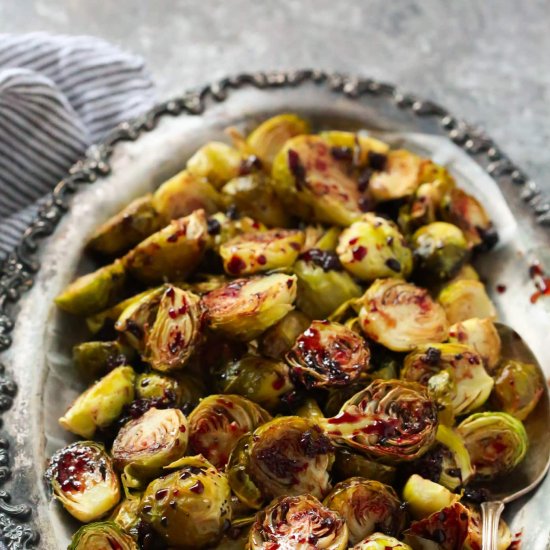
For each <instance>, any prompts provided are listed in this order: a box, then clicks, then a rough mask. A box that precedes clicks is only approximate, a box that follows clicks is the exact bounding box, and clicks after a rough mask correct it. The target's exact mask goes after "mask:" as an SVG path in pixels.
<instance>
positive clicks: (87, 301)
mask: <svg viewBox="0 0 550 550" xmlns="http://www.w3.org/2000/svg"><path fill="white" fill-rule="evenodd" d="M125 283H126V270H125V267H124V264H123V263H122V262H121V261H119V260H116V261H115V262H114V263H112V264H109V265H106V266H105V267H100V268H99V269H98V270H97V271H94V272H93V273H88V274H87V275H83V276H82V277H79V278H78V279H76V281H73V282H72V283H71V284H70V285H69V286H67V287H66V288H65V290H64V291H63V292H62V293H61V294H60V295H59V296H57V297H56V298H55V303H56V305H57V307H59V308H60V309H62V310H63V311H66V312H68V313H72V314H73V315H83V316H86V315H92V314H93V313H97V312H98V311H101V310H103V309H106V308H108V307H109V306H111V305H113V304H114V303H115V302H116V301H117V300H119V299H120V296H121V294H122V292H123V290H124V285H125Z"/></svg>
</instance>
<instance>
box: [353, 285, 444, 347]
mask: <svg viewBox="0 0 550 550" xmlns="http://www.w3.org/2000/svg"><path fill="white" fill-rule="evenodd" d="M359 303H360V309H359V322H360V324H361V329H362V330H363V332H364V333H365V334H366V335H367V336H368V337H369V338H372V339H373V340H374V341H375V342H378V343H380V344H382V345H384V346H386V347H387V348H389V349H391V350H393V351H410V350H412V349H414V348H415V347H416V346H419V345H421V344H426V343H430V342H442V341H444V340H445V339H446V338H447V335H448V330H449V325H448V322H447V317H446V315H445V311H444V310H443V308H442V307H441V306H440V305H439V304H438V303H436V302H434V301H433V300H432V299H431V298H430V295H429V294H428V291H427V290H425V289H423V288H420V287H417V286H415V285H413V284H411V283H406V282H404V281H402V280H401V279H379V280H377V281H375V282H374V283H373V284H372V285H371V286H370V288H369V289H368V290H367V292H366V293H365V294H364V296H363V297H362V298H361V299H360V301H359Z"/></svg>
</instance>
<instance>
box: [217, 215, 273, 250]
mask: <svg viewBox="0 0 550 550" xmlns="http://www.w3.org/2000/svg"><path fill="white" fill-rule="evenodd" d="M262 231H267V227H266V226H265V225H264V224H263V223H261V222H259V221H257V220H254V219H252V218H249V217H248V216H243V217H241V218H238V219H234V217H231V218H230V217H228V216H227V215H226V214H224V213H223V212H218V213H216V214H214V215H213V216H210V217H209V218H208V236H209V240H208V246H209V248H211V249H213V250H218V249H219V247H220V246H221V245H222V244H224V243H226V242H227V241H229V240H230V239H232V238H234V237H236V236H238V235H242V234H243V233H260V232H262Z"/></svg>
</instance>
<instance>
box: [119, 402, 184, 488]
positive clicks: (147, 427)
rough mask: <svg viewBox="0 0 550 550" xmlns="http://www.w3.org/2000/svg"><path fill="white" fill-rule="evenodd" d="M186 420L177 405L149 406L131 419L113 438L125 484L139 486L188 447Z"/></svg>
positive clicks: (159, 471) (158, 472)
mask: <svg viewBox="0 0 550 550" xmlns="http://www.w3.org/2000/svg"><path fill="white" fill-rule="evenodd" d="M188 432H189V428H188V424H187V419H186V418H185V416H184V414H183V413H182V412H181V411H180V410H179V409H156V408H155V407H153V408H151V409H149V410H148V411H147V412H146V413H145V414H143V415H142V416H140V417H139V418H136V419H134V420H130V421H129V422H128V423H126V424H125V425H124V426H123V428H122V429H121V430H120V432H118V435H117V436H116V439H115V440H114V442H113V449H112V455H113V461H114V463H115V467H116V468H117V470H118V471H120V472H122V479H123V483H124V485H125V486H127V487H134V488H137V487H141V486H142V483H143V482H144V481H148V480H150V479H152V478H153V477H155V476H157V475H159V474H160V473H161V472H162V469H163V468H164V466H168V464H171V463H172V462H174V461H175V460H177V459H178V458H181V457H182V456H183V455H184V454H185V451H186V449H187V440H188V435H189V434H188Z"/></svg>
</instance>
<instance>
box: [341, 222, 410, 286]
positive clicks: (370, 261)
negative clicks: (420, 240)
mask: <svg viewBox="0 0 550 550" xmlns="http://www.w3.org/2000/svg"><path fill="white" fill-rule="evenodd" d="M336 252H337V253H338V257H339V258H340V262H342V265H343V266H344V267H345V268H346V269H347V270H348V271H349V272H350V273H351V274H352V275H354V276H355V277H357V278H359V279H362V280H364V281H372V280H374V279H377V278H379V277H403V278H405V277H407V276H408V275H410V273H411V271H412V267H413V263H412V261H413V260H412V252H411V251H410V249H409V248H408V247H407V243H406V242H405V239H404V238H403V236H402V235H401V233H399V230H398V229H397V226H396V225H395V224H394V223H393V222H391V221H389V220H387V219H385V218H382V217H380V216H376V215H375V214H365V215H364V216H363V217H362V218H361V219H360V220H359V221H356V222H354V223H352V224H351V225H350V227H348V228H347V229H344V231H342V234H341V235H340V240H339V243H338V248H337V249H336Z"/></svg>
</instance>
